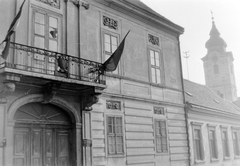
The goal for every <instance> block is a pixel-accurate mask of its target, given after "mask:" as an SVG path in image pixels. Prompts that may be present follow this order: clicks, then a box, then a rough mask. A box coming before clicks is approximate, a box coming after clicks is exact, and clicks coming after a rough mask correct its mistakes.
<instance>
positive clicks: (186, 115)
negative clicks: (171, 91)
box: [178, 36, 191, 166]
mask: <svg viewBox="0 0 240 166" xmlns="http://www.w3.org/2000/svg"><path fill="white" fill-rule="evenodd" d="M178 51H179V60H180V71H181V81H182V89H183V104H184V112H185V123H186V133H187V142H188V163H189V166H191V160H190V158H191V155H190V154H191V151H190V136H189V125H188V102H186V98H185V90H184V82H183V73H182V71H183V70H182V60H181V49H180V40H179V36H178Z"/></svg>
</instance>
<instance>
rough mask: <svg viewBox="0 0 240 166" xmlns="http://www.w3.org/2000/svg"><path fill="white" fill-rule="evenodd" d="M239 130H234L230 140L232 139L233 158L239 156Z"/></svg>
mask: <svg viewBox="0 0 240 166" xmlns="http://www.w3.org/2000/svg"><path fill="white" fill-rule="evenodd" d="M239 134H240V130H239V129H234V130H233V133H232V139H233V150H234V155H235V156H240V149H239V148H240V147H239V142H240V138H239Z"/></svg>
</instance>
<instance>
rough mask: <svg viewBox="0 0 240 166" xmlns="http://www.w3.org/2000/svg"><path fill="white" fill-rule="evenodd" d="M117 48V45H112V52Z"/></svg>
mask: <svg viewBox="0 0 240 166" xmlns="http://www.w3.org/2000/svg"><path fill="white" fill-rule="evenodd" d="M116 49H117V46H115V45H112V52H111V53H114V51H115V50H116Z"/></svg>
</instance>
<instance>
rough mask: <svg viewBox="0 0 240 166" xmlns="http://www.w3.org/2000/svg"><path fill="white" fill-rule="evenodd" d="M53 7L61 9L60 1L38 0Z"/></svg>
mask: <svg viewBox="0 0 240 166" xmlns="http://www.w3.org/2000/svg"><path fill="white" fill-rule="evenodd" d="M36 1H39V2H42V3H45V4H47V5H50V6H52V7H55V8H58V9H60V1H59V0H36Z"/></svg>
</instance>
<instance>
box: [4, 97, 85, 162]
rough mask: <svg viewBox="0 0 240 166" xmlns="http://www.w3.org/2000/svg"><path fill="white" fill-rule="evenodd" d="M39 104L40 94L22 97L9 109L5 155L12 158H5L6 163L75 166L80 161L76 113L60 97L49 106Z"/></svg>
mask: <svg viewBox="0 0 240 166" xmlns="http://www.w3.org/2000/svg"><path fill="white" fill-rule="evenodd" d="M42 101H43V95H41V94H34V95H29V96H24V97H22V98H20V99H18V100H16V101H15V102H13V104H12V105H11V106H10V108H9V109H8V115H7V116H8V119H7V124H6V125H7V132H6V137H7V139H8V144H7V147H6V151H5V153H6V154H9V155H10V156H12V157H9V156H8V157H6V159H5V161H6V164H9V165H14V163H15V162H16V163H18V164H17V165H19V164H20V163H23V165H26V164H25V163H27V164H28V165H31V166H32V165H61V164H60V163H63V164H65V165H66V164H68V165H77V163H78V162H81V161H80V160H79V159H78V158H79V157H78V156H81V151H77V149H79V147H80V146H81V142H80V141H79V140H81V123H80V117H78V116H77V110H75V108H74V107H73V106H72V105H70V104H69V103H67V102H66V101H64V100H63V99H61V98H56V97H54V98H53V99H52V102H51V103H50V104H42V103H41V102H42ZM29 112H30V113H29ZM65 145H66V146H65ZM72 145H74V146H72ZM29 148H30V150H29ZM29 151H31V152H29ZM33 152H34V155H33ZM69 153H71V155H69ZM69 156H71V158H69ZM34 163H36V164H34Z"/></svg>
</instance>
